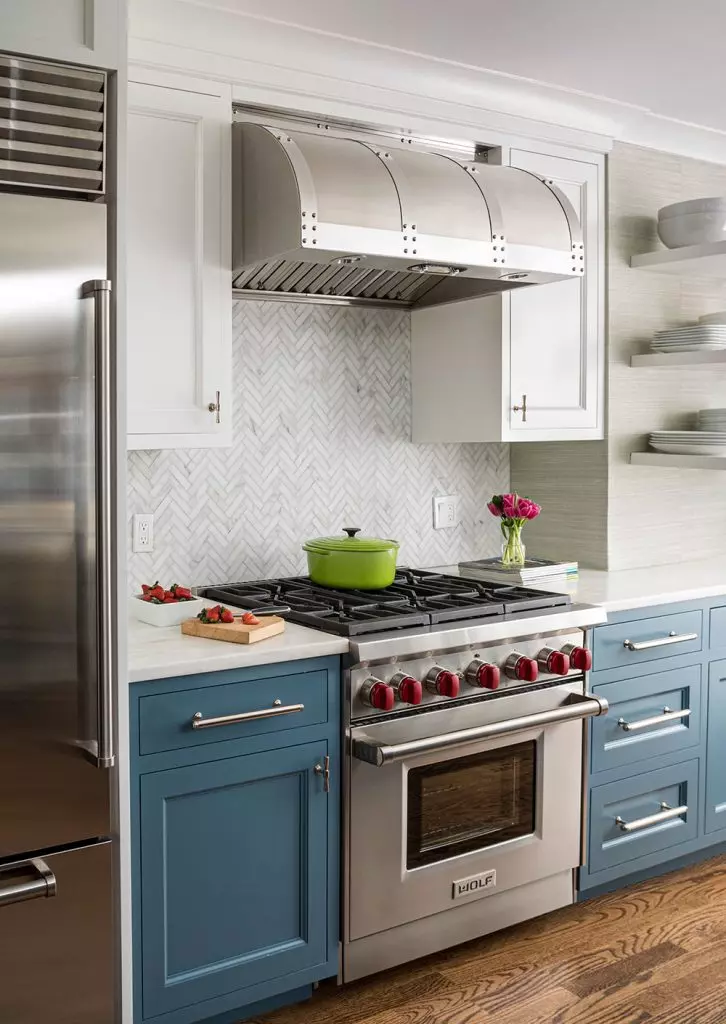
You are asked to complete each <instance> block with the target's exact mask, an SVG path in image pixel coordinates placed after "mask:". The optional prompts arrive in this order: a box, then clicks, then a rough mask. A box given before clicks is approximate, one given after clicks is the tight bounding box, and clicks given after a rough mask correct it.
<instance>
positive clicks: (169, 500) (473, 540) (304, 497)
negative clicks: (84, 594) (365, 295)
mask: <svg viewBox="0 0 726 1024" xmlns="http://www.w3.org/2000/svg"><path fill="white" fill-rule="evenodd" d="M409 353H410V333H409V316H408V314H407V313H406V312H402V311H393V310H381V309H367V308H363V307H343V306H323V305H307V304H304V303H300V304H297V303H270V302H250V301H242V300H241V301H238V302H236V303H235V305H234V371H233V372H234V392H235V409H234V444H233V447H231V448H229V449H202V450H185V449H176V450H167V451H143V452H130V453H129V456H128V514H129V519H130V517H131V516H132V515H133V514H134V513H135V512H153V513H154V515H155V522H154V529H155V549H154V551H153V552H151V553H148V554H146V553H145V554H132V553H131V551H130V536H131V528H130V522H129V531H128V536H129V585H130V587H131V588H132V589H135V588H136V587H137V586H138V584H139V583H140V582H141V581H146V580H150V581H153V580H155V579H157V578H160V579H162V580H163V581H164V582H166V583H167V584H169V583H172V582H174V581H179V582H183V583H187V582H189V583H191V584H203V583H210V582H215V581H221V580H242V579H259V578H262V577H266V576H272V575H290V574H294V573H299V572H302V571H304V569H305V555H304V552H302V551H301V550H300V545H301V543H302V542H303V541H304V540H305V539H306V538H309V537H316V536H319V535H321V534H328V533H336V532H338V531H339V530H340V528H341V527H342V526H344V525H345V526H350V525H353V526H360V527H362V528H363V530H364V532H365V533H369V534H375V535H378V536H383V537H389V536H390V537H395V538H396V539H397V540H399V541H400V542H401V552H400V557H399V562H400V563H401V564H407V565H418V566H425V565H435V564H443V563H447V562H456V561H458V560H459V559H462V558H473V557H477V556H487V555H493V554H496V553H498V552H499V550H500V538H499V533H498V529H497V526H496V523H495V522H494V521H493V520H492V517H491V516H490V515H489V513H488V512H487V508H486V502H487V500H488V499H489V497H490V495H491V494H492V493H494V492H496V491H502V490H506V489H507V487H508V485H509V453H508V447H507V445H503V444H487V445H484V444H478V445H475V444H467V445H414V444H411V442H410V441H409V440H408V438H409V435H410V401H409V397H410V395H409V391H410V377H409ZM434 494H459V495H460V497H461V502H460V517H461V522H460V525H459V526H458V527H456V528H455V529H453V530H434V529H433V527H432V523H431V498H432V496H433V495H434Z"/></svg>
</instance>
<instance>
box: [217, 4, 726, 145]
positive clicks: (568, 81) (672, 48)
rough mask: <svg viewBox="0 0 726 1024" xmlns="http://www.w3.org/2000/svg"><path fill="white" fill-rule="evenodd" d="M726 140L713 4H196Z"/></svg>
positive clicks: (724, 38)
mask: <svg viewBox="0 0 726 1024" xmlns="http://www.w3.org/2000/svg"><path fill="white" fill-rule="evenodd" d="M206 3H207V4H208V5H209V6H216V7H221V8H227V9H230V10H236V11H239V12H241V13H245V14H249V15H253V16H255V17H260V18H264V19H267V20H273V21H283V22H286V23H288V24H298V25H302V26H304V27H306V28H312V29H316V30H320V31H325V32H329V33H333V34H336V35H342V36H347V37H349V38H354V39H360V40H365V41H366V42H370V43H375V44H378V45H383V46H389V47H393V48H396V49H402V50H407V51H409V52H413V53H419V54H425V55H427V56H431V57H435V58H439V59H441V60H446V61H453V62H455V63H458V64H466V65H469V66H471V67H476V68H487V69H491V70H495V71H500V72H504V73H507V74H511V75H517V76H521V77H525V78H530V79H538V80H539V81H542V82H547V83H550V84H552V85H558V86H564V87H565V88H568V89H575V90H579V91H582V92H586V93H591V94H595V95H599V96H604V97H607V98H609V99H615V100H620V101H623V102H626V103H632V104H636V105H638V106H643V107H646V108H648V109H649V110H652V111H653V112H654V113H656V114H660V115H663V116H666V117H671V118H676V119H678V120H681V121H687V122H690V123H693V124H699V125H706V126H708V127H711V128H716V129H718V130H720V131H726V54H725V53H724V49H725V42H726V2H724V0H580V3H579V4H578V3H576V2H573V0H304V2H301V0H206Z"/></svg>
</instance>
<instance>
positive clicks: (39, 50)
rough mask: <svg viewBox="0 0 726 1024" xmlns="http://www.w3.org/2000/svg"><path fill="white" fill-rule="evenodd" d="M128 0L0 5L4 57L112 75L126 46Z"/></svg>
mask: <svg viewBox="0 0 726 1024" xmlns="http://www.w3.org/2000/svg"><path fill="white" fill-rule="evenodd" d="M125 9H126V0H0V48H1V49H2V50H4V51H5V52H11V53H20V54H25V55H27V56H29V57H40V58H42V59H43V60H57V61H63V62H66V63H68V64H88V65H91V66H92V67H97V68H108V69H109V70H112V71H113V70H115V69H116V68H118V67H119V66H120V61H121V57H122V54H123V53H125V49H126V48H125V45H124V46H123V47H122V46H121V33H122V32H123V33H125V32H126V17H125Z"/></svg>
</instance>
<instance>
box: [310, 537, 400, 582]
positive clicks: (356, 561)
mask: <svg viewBox="0 0 726 1024" xmlns="http://www.w3.org/2000/svg"><path fill="white" fill-rule="evenodd" d="M343 532H344V533H347V534H348V536H347V537H316V539H315V540H308V541H306V542H305V543H304V544H303V551H306V552H307V556H308V572H309V573H310V579H311V580H312V581H313V583H319V584H320V586H323V587H339V588H342V589H345V590H381V589H382V588H383V587H389V586H390V585H391V583H393V577H394V576H395V575H396V557H397V555H398V548H399V544H398V541H396V540H380V539H379V538H378V537H356V534H357V533H360V529H359V528H358V527H352V526H346V527H344V530H343Z"/></svg>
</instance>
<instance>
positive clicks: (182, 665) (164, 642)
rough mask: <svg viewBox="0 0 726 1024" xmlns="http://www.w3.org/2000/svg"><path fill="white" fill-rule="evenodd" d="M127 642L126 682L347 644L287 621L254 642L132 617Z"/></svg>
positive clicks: (307, 654)
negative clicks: (238, 641) (197, 633)
mask: <svg viewBox="0 0 726 1024" xmlns="http://www.w3.org/2000/svg"><path fill="white" fill-rule="evenodd" d="M208 603H209V604H210V605H211V604H213V603H214V602H212V601H210V602H208ZM128 642H129V657H128V681H129V682H130V683H138V682H141V681H142V680H146V679H168V678H170V677H171V676H190V675H196V674H197V673H199V672H223V671H224V670H225V669H229V668H250V667H254V666H257V665H271V664H274V663H276V662H282V661H299V660H300V659H301V658H322V657H324V656H325V655H327V654H345V653H346V651H347V650H348V641H347V640H346V639H345V637H341V636H332V635H331V634H328V633H321V632H320V631H319V630H317V629H308V628H307V627H306V626H298V625H296V624H295V623H294V622H286V623H285V632H284V633H280V634H279V635H278V636H273V637H270V639H269V640H260V641H258V642H257V643H256V644H232V643H226V642H224V641H222V640H206V639H204V638H203V637H198V636H185V635H184V634H183V633H182V631H181V627H180V626H168V627H159V626H149V625H147V624H146V623H145V622H139V621H138V619H135V618H131V619H130V620H129V633H128Z"/></svg>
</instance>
